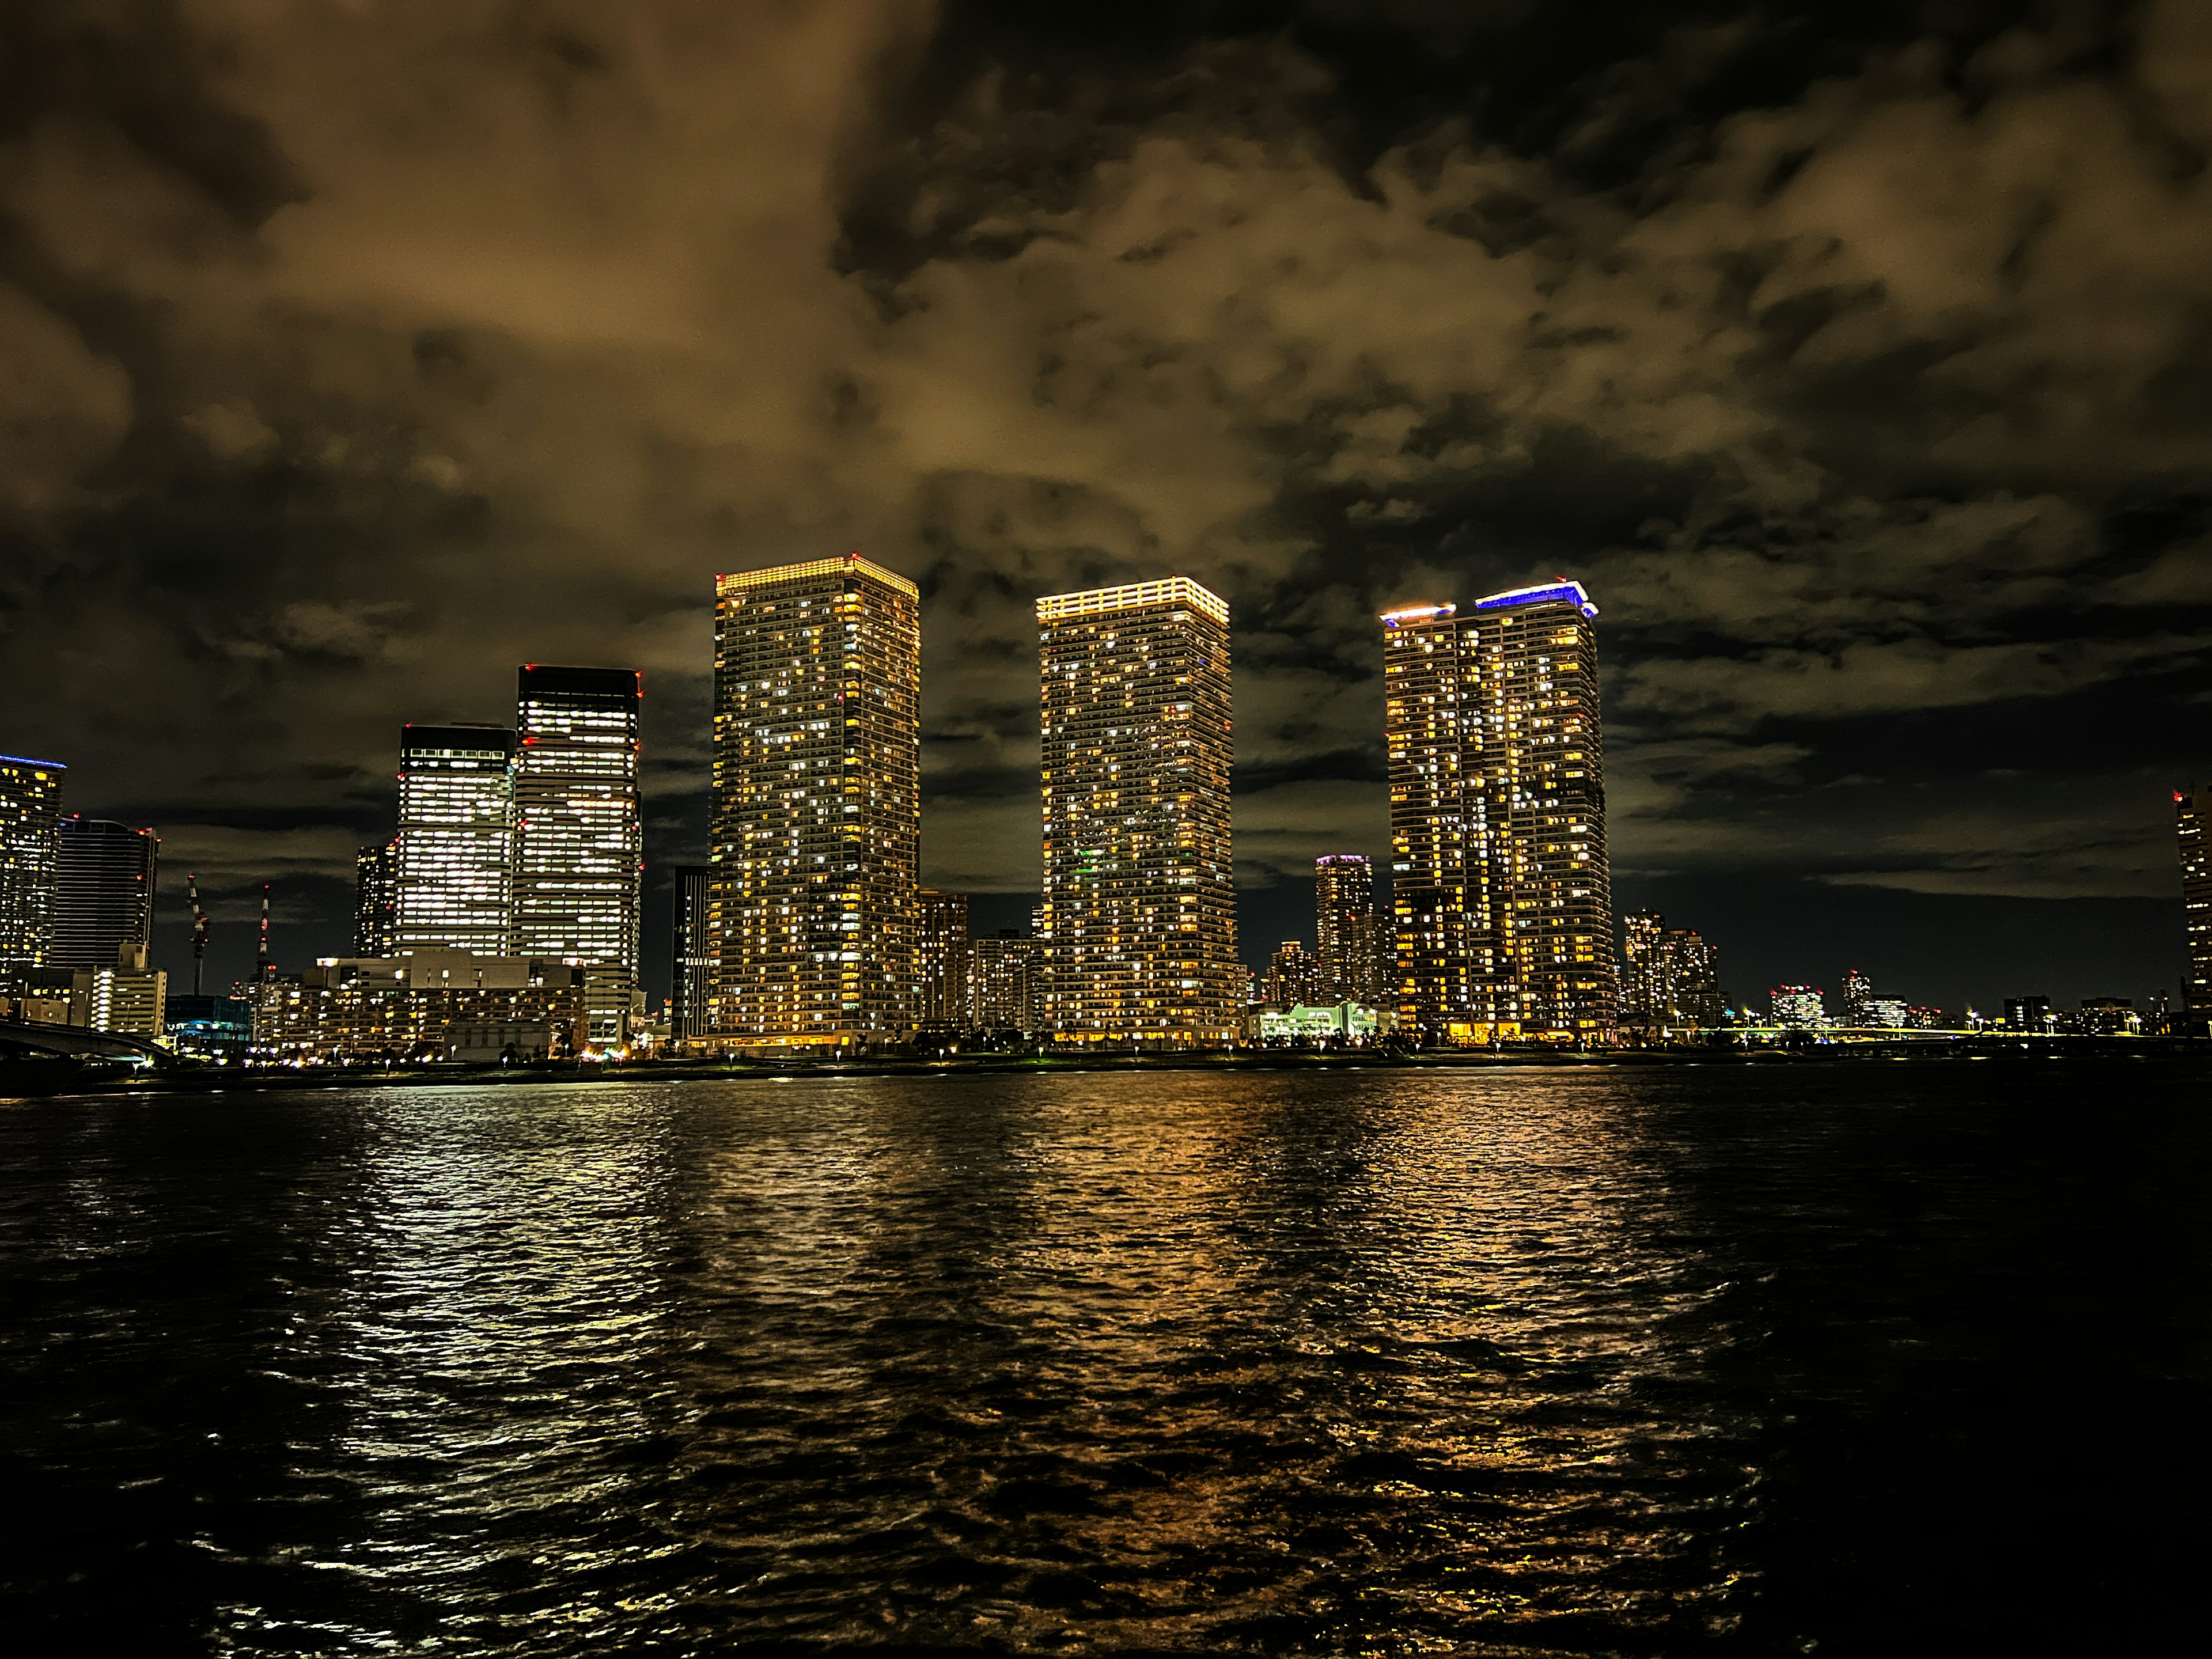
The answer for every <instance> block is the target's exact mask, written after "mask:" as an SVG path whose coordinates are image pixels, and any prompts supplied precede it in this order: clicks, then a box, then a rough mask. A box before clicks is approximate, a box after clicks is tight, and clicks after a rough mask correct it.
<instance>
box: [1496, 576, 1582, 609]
mask: <svg viewBox="0 0 2212 1659" xmlns="http://www.w3.org/2000/svg"><path fill="white" fill-rule="evenodd" d="M1555 599H1556V600H1561V601H1564V602H1565V603H1566V604H1568V605H1572V606H1574V608H1575V609H1576V610H1577V611H1581V612H1582V613H1583V615H1584V616H1585V617H1595V616H1596V615H1597V606H1595V605H1593V604H1591V603H1590V596H1589V594H1588V593H1586V592H1583V585H1582V584H1581V583H1580V582H1577V581H1570V580H1568V579H1567V578H1566V577H1565V576H1561V577H1559V578H1558V579H1557V580H1553V581H1548V582H1544V583H1541V584H1540V585H1538V586H1534V587H1516V588H1512V589H1510V590H1508V591H1507V592H1503V593H1492V595H1491V596H1490V597H1489V598H1488V599H1477V600H1476V601H1475V602H1474V608H1475V609H1476V610H1477V611H1502V610H1504V609H1505V608H1506V607H1507V606H1508V605H1544V604H1547V603H1549V602H1551V601H1553V600H1555Z"/></svg>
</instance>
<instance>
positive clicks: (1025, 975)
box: [968, 928, 1044, 1036]
mask: <svg viewBox="0 0 2212 1659" xmlns="http://www.w3.org/2000/svg"><path fill="white" fill-rule="evenodd" d="M1043 948H1044V947H1043V945H1042V942H1041V941H1040V940H1037V939H1031V938H1030V937H1029V936H1028V935H1027V934H1024V933H1017V932H1015V931H1013V930H1012V929H1011V928H1009V929H1007V930H1006V931H1005V932H1003V933H996V934H994V935H993V936H992V937H990V938H988V939H969V941H968V1019H969V1025H970V1026H971V1027H972V1028H973V1029H975V1030H978V1031H1000V1032H1003V1031H1017V1032H1019V1033H1020V1034H1021V1035H1022V1036H1034V1035H1035V1034H1036V1030H1037V1027H1038V1025H1039V1024H1040V1017H1039V1013H1038V993H1039V990H1040V988H1041V987H1040V984H1039V981H1040V979H1041V977H1042V975H1040V974H1039V973H1038V971H1037V969H1038V963H1039V961H1040V958H1041V957H1042V951H1043Z"/></svg>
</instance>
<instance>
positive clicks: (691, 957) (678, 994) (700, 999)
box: [668, 864, 714, 1042]
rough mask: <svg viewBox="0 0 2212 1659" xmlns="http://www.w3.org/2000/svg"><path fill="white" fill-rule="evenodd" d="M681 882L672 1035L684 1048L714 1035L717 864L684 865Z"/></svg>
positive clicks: (674, 934)
mask: <svg viewBox="0 0 2212 1659" xmlns="http://www.w3.org/2000/svg"><path fill="white" fill-rule="evenodd" d="M671 874H672V875H673V876H674V878H675V892H674V895H673V896H674V899H675V911H674V915H672V917H671V921H672V924H673V925H672V927H671V933H670V939H669V945H670V961H669V964H668V1035H669V1036H671V1038H672V1039H674V1040H675V1041H676V1042H684V1040H685V1039H686V1038H695V1037H703V1036H706V1035H707V1034H708V1019H709V1018H711V1015H712V1003H713V999H714V936H713V935H712V934H711V933H708V929H707V900H708V882H709V881H710V880H711V879H712V878H713V876H714V866H713V865H711V864H679V865H677V866H675V867H674V869H673V870H672V871H671Z"/></svg>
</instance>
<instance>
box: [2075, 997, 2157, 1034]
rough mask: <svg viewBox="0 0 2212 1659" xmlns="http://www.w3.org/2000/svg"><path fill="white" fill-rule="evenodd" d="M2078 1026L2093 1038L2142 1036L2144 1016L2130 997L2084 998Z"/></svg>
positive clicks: (2077, 1022)
mask: <svg viewBox="0 0 2212 1659" xmlns="http://www.w3.org/2000/svg"><path fill="white" fill-rule="evenodd" d="M2076 1024H2079V1025H2080V1027H2081V1030H2082V1031H2084V1032H2085V1033H2086V1034H2087V1035H2088V1036H2142V1028H2143V1021H2142V1015H2141V1014H2140V1013H2138V1012H2136V1005H2135V1003H2134V1001H2133V1000H2132V999H2130V998H2128V997H2084V998H2083V999H2082V1000H2081V1015H2080V1017H2079V1018H2078V1019H2077V1021H2076Z"/></svg>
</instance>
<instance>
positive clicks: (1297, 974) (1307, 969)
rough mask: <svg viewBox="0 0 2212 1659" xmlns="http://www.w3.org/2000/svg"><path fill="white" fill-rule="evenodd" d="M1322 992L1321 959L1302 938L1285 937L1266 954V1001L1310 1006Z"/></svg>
mask: <svg viewBox="0 0 2212 1659" xmlns="http://www.w3.org/2000/svg"><path fill="white" fill-rule="evenodd" d="M1325 994H1326V993H1325V992H1324V990H1323V988H1322V970H1321V963H1320V962H1319V961H1318V960H1317V959H1316V957H1315V956H1314V953H1313V952H1312V951H1309V950H1307V949H1306V947H1305V944H1304V941H1303V940H1300V939H1285V940H1284V941H1283V942H1282V943H1281V944H1280V945H1277V946H1276V947H1275V954H1274V955H1273V956H1272V957H1268V958H1267V1000H1268V1001H1269V1002H1287V1003H1303V1004H1305V1005H1307V1006H1314V1005H1316V1004H1318V1003H1319V1002H1321V1000H1322V998H1323V996H1324V995H1325ZM1332 1000H1334V999H1332Z"/></svg>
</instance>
